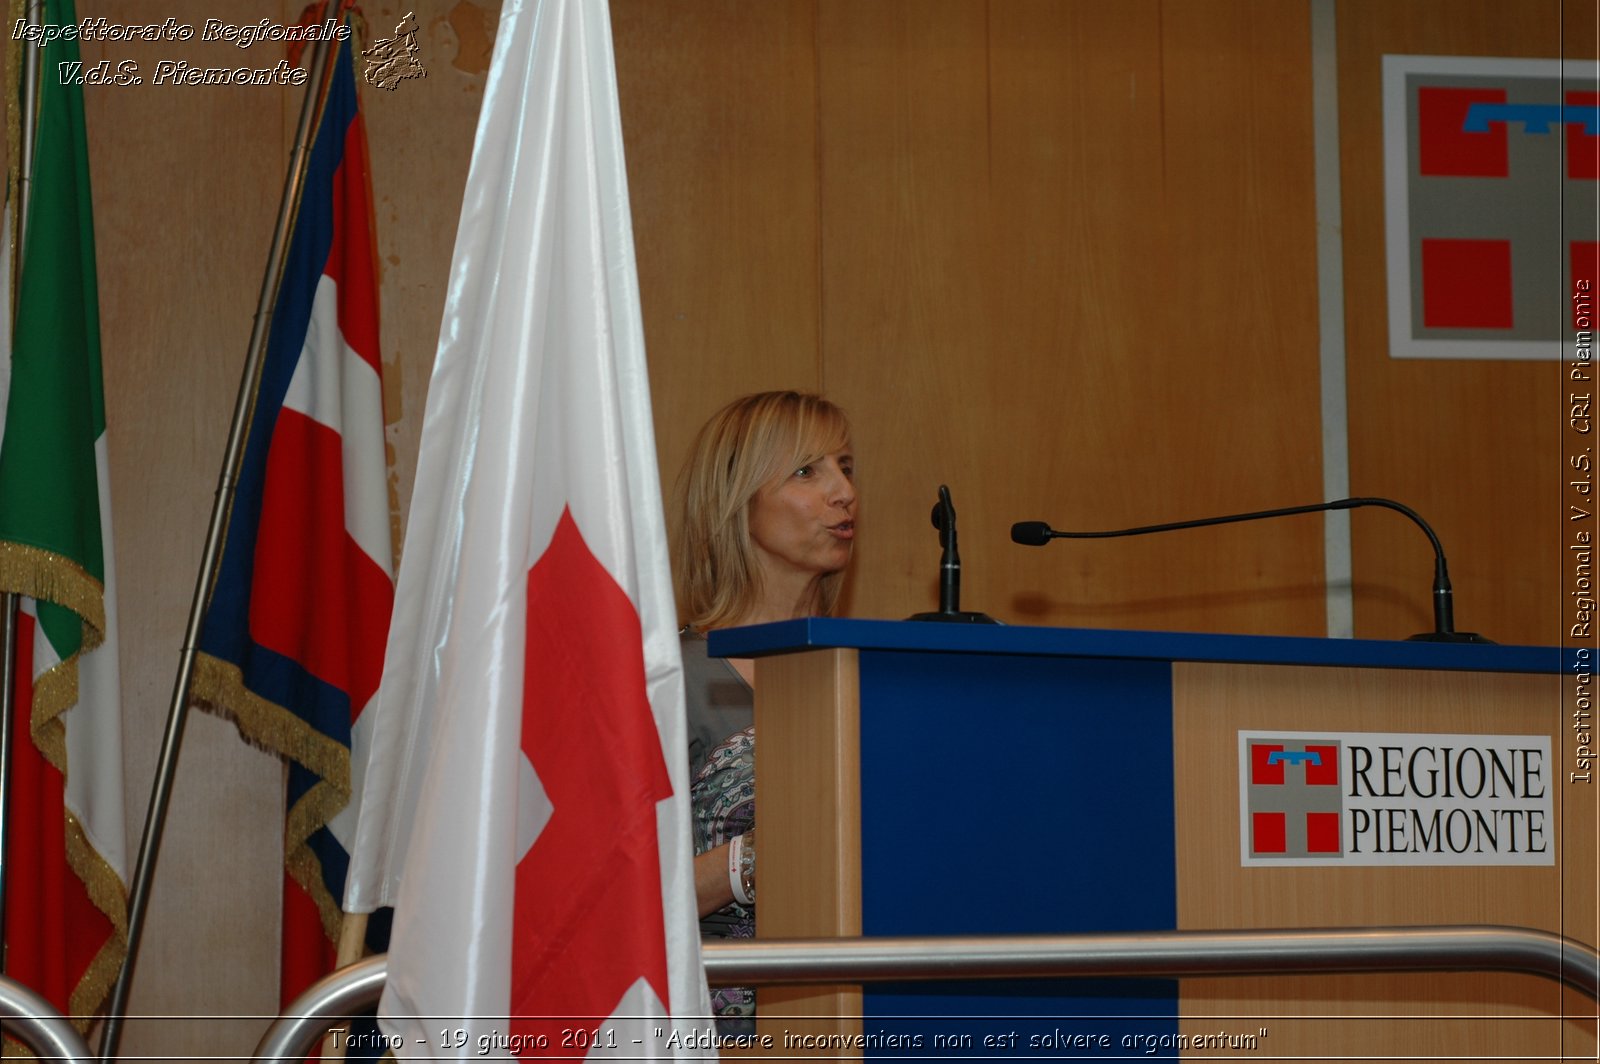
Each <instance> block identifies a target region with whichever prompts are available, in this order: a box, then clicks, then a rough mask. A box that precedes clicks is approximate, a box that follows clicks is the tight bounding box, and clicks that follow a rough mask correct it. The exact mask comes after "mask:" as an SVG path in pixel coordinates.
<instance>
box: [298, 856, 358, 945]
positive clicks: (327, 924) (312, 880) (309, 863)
mask: <svg viewBox="0 0 1600 1064" xmlns="http://www.w3.org/2000/svg"><path fill="white" fill-rule="evenodd" d="M283 866H284V868H286V869H288V870H289V874H290V875H291V876H293V877H294V881H295V882H296V883H298V884H300V886H301V888H302V889H303V890H304V891H305V892H306V893H307V894H309V895H311V900H312V901H314V902H316V903H317V912H318V913H319V914H320V915H321V916H322V930H323V933H324V934H326V935H327V936H328V938H329V940H330V941H332V942H334V943H335V944H337V943H338V941H339V931H340V929H341V927H342V925H343V921H344V913H343V912H341V911H340V910H339V901H338V900H336V899H335V898H334V896H333V895H332V894H329V893H328V887H327V885H326V884H325V883H323V882H322V862H321V861H319V860H317V855H316V854H315V853H313V852H312V851H311V847H309V846H306V845H305V844H303V843H302V844H301V845H299V846H296V847H295V848H294V849H293V850H290V851H288V852H286V853H285V854H284V857H283Z"/></svg>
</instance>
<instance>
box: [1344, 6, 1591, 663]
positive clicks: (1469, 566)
mask: <svg viewBox="0 0 1600 1064" xmlns="http://www.w3.org/2000/svg"><path fill="white" fill-rule="evenodd" d="M1338 11H1339V18H1338V36H1339V113H1340V136H1341V146H1340V147H1341V153H1342V157H1343V158H1342V174H1343V193H1344V202H1343V209H1344V237H1345V245H1344V257H1345V306H1346V308H1347V309H1346V315H1345V328H1346V336H1347V343H1348V350H1349V355H1348V366H1349V407H1350V487H1351V491H1352V493H1354V494H1358V495H1386V496H1389V497H1392V498H1395V499H1399V500H1401V501H1403V502H1406V503H1408V504H1409V505H1410V506H1412V507H1413V508H1415V509H1416V510H1418V511H1419V512H1420V513H1422V514H1423V515H1424V516H1425V517H1426V518H1427V519H1428V520H1429V522H1430V523H1432V524H1433V526H1434V528H1435V530H1436V531H1437V532H1438V534H1439V537H1440V539H1441V540H1442V542H1443V544H1444V547H1445V550H1446V552H1447V554H1448V556H1449V559H1450V569H1451V575H1452V577H1453V580H1454V583H1455V588H1456V624H1457V627H1458V628H1460V629H1462V630H1466V631H1481V632H1482V633H1483V634H1484V635H1487V636H1489V637H1490V638H1492V639H1494V640H1496V641H1497V642H1502V643H1544V644H1548V643H1554V642H1557V641H1558V640H1559V635H1560V629H1559V628H1558V627H1557V623H1558V616H1559V614H1558V611H1559V609H1560V604H1561V597H1560V590H1559V585H1558V581H1557V575H1556V574H1557V573H1558V572H1559V566H1560V565H1561V564H1562V563H1561V557H1560V555H1561V544H1562V542H1563V536H1564V535H1565V532H1564V530H1563V528H1562V517H1563V513H1562V499H1561V491H1562V482H1563V480H1564V479H1565V478H1564V476H1563V473H1564V467H1563V461H1564V459H1563V457H1562V454H1561V450H1560V438H1559V433H1560V431H1561V428H1562V425H1563V423H1564V421H1565V417H1566V411H1565V407H1564V406H1563V400H1564V392H1563V390H1562V383H1561V381H1560V379H1559V375H1558V369H1557V366H1556V364H1555V363H1554V362H1502V361H1495V362H1477V361H1460V360H1450V361H1439V360H1432V359H1429V360H1395V359H1391V358H1390V357H1389V344H1388V317H1387V315H1388V309H1387V308H1388V299H1387V294H1386V293H1387V289H1386V284H1387V270H1386V267H1385V260H1384V230H1383V225H1384V208H1383V143H1382V135H1383V116H1382V105H1381V93H1382V56H1383V55H1384V54H1386V53H1393V54H1421V55H1488V56H1526V57H1535V58H1556V57H1558V56H1560V55H1562V54H1563V47H1565V48H1566V49H1567V50H1566V52H1565V54H1566V55H1567V57H1568V58H1578V57H1587V58H1593V57H1594V56H1595V50H1594V49H1595V10H1594V5H1592V4H1566V5H1561V4H1558V3H1554V2H1545V3H1539V2H1532V0H1528V2H1523V3H1514V4H1513V3H1492V2H1472V3H1466V2H1462V3H1458V2H1454V0H1412V2H1409V3H1403V4H1397V3H1387V2H1384V0H1344V2H1341V3H1340V5H1339V8H1338ZM1563 20H1565V23H1564V22H1563ZM1563 27H1565V45H1564V44H1563ZM1552 298H1557V299H1559V298H1563V297H1562V295H1561V294H1560V293H1554V294H1552ZM1352 538H1353V544H1354V552H1353V556H1354V572H1355V580H1356V598H1355V603H1356V611H1355V619H1356V634H1357V635H1361V636H1372V637H1384V638H1387V637H1391V636H1393V635H1395V634H1399V633H1405V632H1415V631H1425V630H1429V629H1431V628H1432V612H1431V606H1430V605H1429V600H1428V593H1429V588H1430V587H1431V572H1432V565H1431V559H1430V552H1429V550H1428V545H1427V543H1426V541H1425V540H1424V539H1423V538H1422V537H1421V536H1419V535H1418V533H1417V531H1416V530H1415V529H1414V528H1412V527H1409V524H1408V522H1405V521H1403V520H1398V519H1396V520H1390V519H1388V518H1386V517H1385V516H1382V515H1370V516H1369V515H1357V516H1356V517H1355V518H1354V521H1353V530H1352Z"/></svg>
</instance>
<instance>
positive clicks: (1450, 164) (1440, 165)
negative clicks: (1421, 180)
mask: <svg viewBox="0 0 1600 1064" xmlns="http://www.w3.org/2000/svg"><path fill="white" fill-rule="evenodd" d="M1505 102H1506V91H1505V90H1504V89H1440V88H1432V89H1418V90H1417V154H1418V156H1419V158H1418V160H1417V164H1418V167H1419V168H1420V169H1421V171H1422V176H1423V177H1505V176H1507V175H1508V174H1509V173H1510V172H1511V165H1510V162H1509V156H1508V154H1507V152H1506V124H1505V122H1504V121H1500V122H1491V123H1489V128H1488V129H1487V130H1485V131H1484V132H1482V133H1468V132H1466V131H1465V130H1464V129H1462V127H1463V126H1464V125H1466V122H1467V112H1468V111H1469V110H1471V109H1472V105H1473V104H1475V103H1505Z"/></svg>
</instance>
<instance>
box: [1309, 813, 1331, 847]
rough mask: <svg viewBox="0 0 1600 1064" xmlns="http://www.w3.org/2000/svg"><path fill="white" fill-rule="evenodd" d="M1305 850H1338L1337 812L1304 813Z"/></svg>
mask: <svg viewBox="0 0 1600 1064" xmlns="http://www.w3.org/2000/svg"><path fill="white" fill-rule="evenodd" d="M1306 852H1308V853H1338V852H1339V814H1338V813H1307V814H1306Z"/></svg>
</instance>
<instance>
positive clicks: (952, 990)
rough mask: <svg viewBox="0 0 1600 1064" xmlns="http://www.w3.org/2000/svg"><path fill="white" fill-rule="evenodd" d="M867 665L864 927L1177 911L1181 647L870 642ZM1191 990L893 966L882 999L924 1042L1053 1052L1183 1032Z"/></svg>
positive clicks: (909, 931) (1109, 928)
mask: <svg viewBox="0 0 1600 1064" xmlns="http://www.w3.org/2000/svg"><path fill="white" fill-rule="evenodd" d="M860 670H861V672H860V675H861V700H862V704H863V705H866V706H871V707H872V709H871V712H867V713H863V714H862V715H861V764H862V773H861V851H862V854H861V860H862V876H861V881H862V930H863V933H864V934H866V935H869V936H870V935H953V934H1027V933H1058V934H1059V933H1071V932H1114V931H1162V930H1172V929H1174V928H1175V927H1176V926H1177V902H1176V889H1177V888H1176V871H1175V857H1174V855H1175V852H1176V849H1175V842H1174V827H1173V818H1174V813H1173V792H1172V778H1173V773H1172V698H1171V686H1172V669H1171V666H1170V665H1169V664H1168V663H1167V662H1164V661H1115V660H1096V659H1092V658H1063V657H1015V656H1003V657H1002V656H998V655H992V654H960V655H952V654H939V653H916V652H896V651H863V652H862V653H861V656H860ZM1177 999H1178V989H1177V984H1176V982H1174V981H1170V980H1149V981H1128V980H1116V981H1112V980H1107V981H1098V980H1096V981H1089V980H1027V981H1024V980H1003V981H989V980H984V981H972V982H964V983H928V982H920V983H905V984H882V983H880V984H875V985H869V986H868V987H866V988H865V989H864V998H863V1002H864V1003H863V1010H862V1011H863V1013H864V1015H865V1016H866V1017H868V1021H867V1022H868V1026H869V1028H870V1029H872V1030H882V1031H885V1032H889V1033H898V1034H901V1035H903V1036H905V1037H904V1041H908V1042H911V1043H912V1044H917V1043H918V1042H920V1047H919V1048H917V1049H905V1050H902V1051H901V1052H904V1053H934V1054H937V1053H939V1052H941V1051H948V1052H949V1053H951V1054H956V1053H961V1052H968V1053H970V1052H972V1051H977V1052H979V1053H983V1054H985V1055H989V1054H995V1053H1001V1054H1003V1053H1005V1052H1007V1051H1012V1052H1015V1053H1016V1054H1018V1055H1031V1056H1038V1055H1039V1054H1040V1053H1041V1052H1042V1051H1048V1052H1070V1048H1067V1047H1070V1045H1071V1042H1072V1039H1073V1036H1076V1035H1088V1036H1094V1037H1097V1038H1098V1037H1100V1036H1109V1037H1111V1038H1112V1040H1113V1044H1114V1045H1115V1046H1117V1047H1118V1051H1119V1052H1120V1051H1121V1046H1122V1045H1123V1044H1124V1043H1123V1041H1122V1040H1123V1038H1124V1037H1125V1036H1132V1035H1145V1036H1149V1035H1157V1036H1159V1035H1162V1034H1168V1035H1171V1034H1176V1033H1177V1020H1176V1016H1177V1004H1178V1002H1177ZM1133 1017H1145V1018H1144V1019H1134V1018H1133ZM918 1035H920V1036H921V1037H920V1039H917V1038H915V1037H914V1036H918ZM986 1038H988V1039H989V1041H988V1042H987V1044H986V1043H985V1039H986ZM936 1042H937V1043H938V1045H935V1043H936ZM1143 1044H1146V1045H1148V1044H1150V1043H1149V1042H1143ZM1102 1052H1103V1051H1102ZM884 1053H885V1055H895V1051H884Z"/></svg>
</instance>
